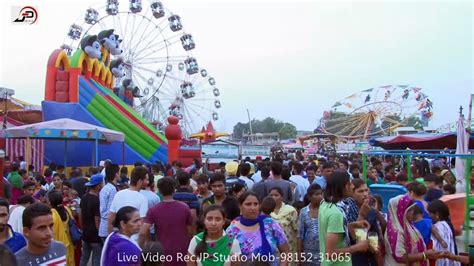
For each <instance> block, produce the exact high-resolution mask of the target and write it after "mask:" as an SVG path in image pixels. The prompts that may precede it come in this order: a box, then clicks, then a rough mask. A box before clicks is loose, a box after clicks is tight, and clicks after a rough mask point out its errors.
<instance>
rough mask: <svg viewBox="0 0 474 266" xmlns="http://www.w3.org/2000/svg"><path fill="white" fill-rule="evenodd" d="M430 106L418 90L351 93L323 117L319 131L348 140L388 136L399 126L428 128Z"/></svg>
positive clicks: (391, 87) (403, 88)
mask: <svg viewBox="0 0 474 266" xmlns="http://www.w3.org/2000/svg"><path fill="white" fill-rule="evenodd" d="M432 116H433V102H432V101H431V100H430V99H429V98H428V96H427V95H426V94H425V93H423V91H422V89H421V88H419V87H411V86H409V85H387V86H380V87H377V88H370V89H367V90H362V91H360V92H358V93H354V94H352V95H350V96H347V97H346V98H344V99H342V100H340V101H337V102H335V103H334V104H333V105H332V107H331V109H330V110H327V111H325V112H324V113H323V117H322V118H321V120H320V123H319V127H318V129H319V131H321V132H324V133H327V134H330V135H334V136H336V137H340V138H347V139H368V138H369V137H373V136H380V135H388V134H390V133H391V132H392V131H393V130H394V129H396V128H397V127H401V126H415V127H421V126H427V125H428V121H429V120H430V119H431V117H432Z"/></svg>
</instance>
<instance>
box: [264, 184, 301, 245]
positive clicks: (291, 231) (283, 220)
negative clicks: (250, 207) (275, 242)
mask: <svg viewBox="0 0 474 266" xmlns="http://www.w3.org/2000/svg"><path fill="white" fill-rule="evenodd" d="M269 195H270V197H272V198H273V199H274V200H275V203H276V207H275V209H274V210H273V212H272V213H271V214H270V216H271V217H272V218H273V219H274V220H275V221H277V222H278V224H279V225H280V226H281V228H283V231H285V234H286V237H287V238H288V244H289V245H290V251H291V252H292V253H293V254H295V252H296V231H297V228H298V226H297V225H298V212H297V211H296V209H295V208H294V207H293V206H291V205H288V204H285V203H284V202H283V190H282V189H281V188H280V187H273V188H271V189H270V191H269Z"/></svg>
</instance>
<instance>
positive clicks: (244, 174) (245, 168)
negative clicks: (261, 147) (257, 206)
mask: <svg viewBox="0 0 474 266" xmlns="http://www.w3.org/2000/svg"><path fill="white" fill-rule="evenodd" d="M239 170H240V176H239V179H240V180H242V181H244V182H245V186H246V187H247V189H252V187H253V184H254V183H255V182H253V180H252V179H250V178H248V175H249V174H250V164H248V163H242V164H240V166H239Z"/></svg>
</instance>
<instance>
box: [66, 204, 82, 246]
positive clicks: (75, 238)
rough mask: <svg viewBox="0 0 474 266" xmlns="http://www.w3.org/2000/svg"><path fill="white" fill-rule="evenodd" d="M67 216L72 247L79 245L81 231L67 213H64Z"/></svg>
mask: <svg viewBox="0 0 474 266" xmlns="http://www.w3.org/2000/svg"><path fill="white" fill-rule="evenodd" d="M66 213H67V215H68V216H69V222H68V226H69V235H70V236H71V241H72V243H73V244H74V245H77V244H79V242H80V241H81V239H82V231H81V229H79V228H78V227H77V225H76V223H75V222H74V219H72V217H71V215H69V212H68V211H66Z"/></svg>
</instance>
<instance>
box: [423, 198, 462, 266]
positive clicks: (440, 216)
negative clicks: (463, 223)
mask: <svg viewBox="0 0 474 266" xmlns="http://www.w3.org/2000/svg"><path fill="white" fill-rule="evenodd" d="M428 212H429V213H430V216H431V219H432V220H433V227H432V231H431V233H432V236H431V240H432V241H433V250H435V251H441V252H450V253H453V254H455V255H457V253H458V251H457V247H456V241H455V233H454V227H453V224H452V223H451V219H450V218H449V208H448V206H447V205H446V203H444V202H442V201H441V200H434V201H432V202H430V204H428ZM460 265H461V264H460V263H459V262H457V261H452V260H449V259H438V260H436V266H460Z"/></svg>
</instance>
